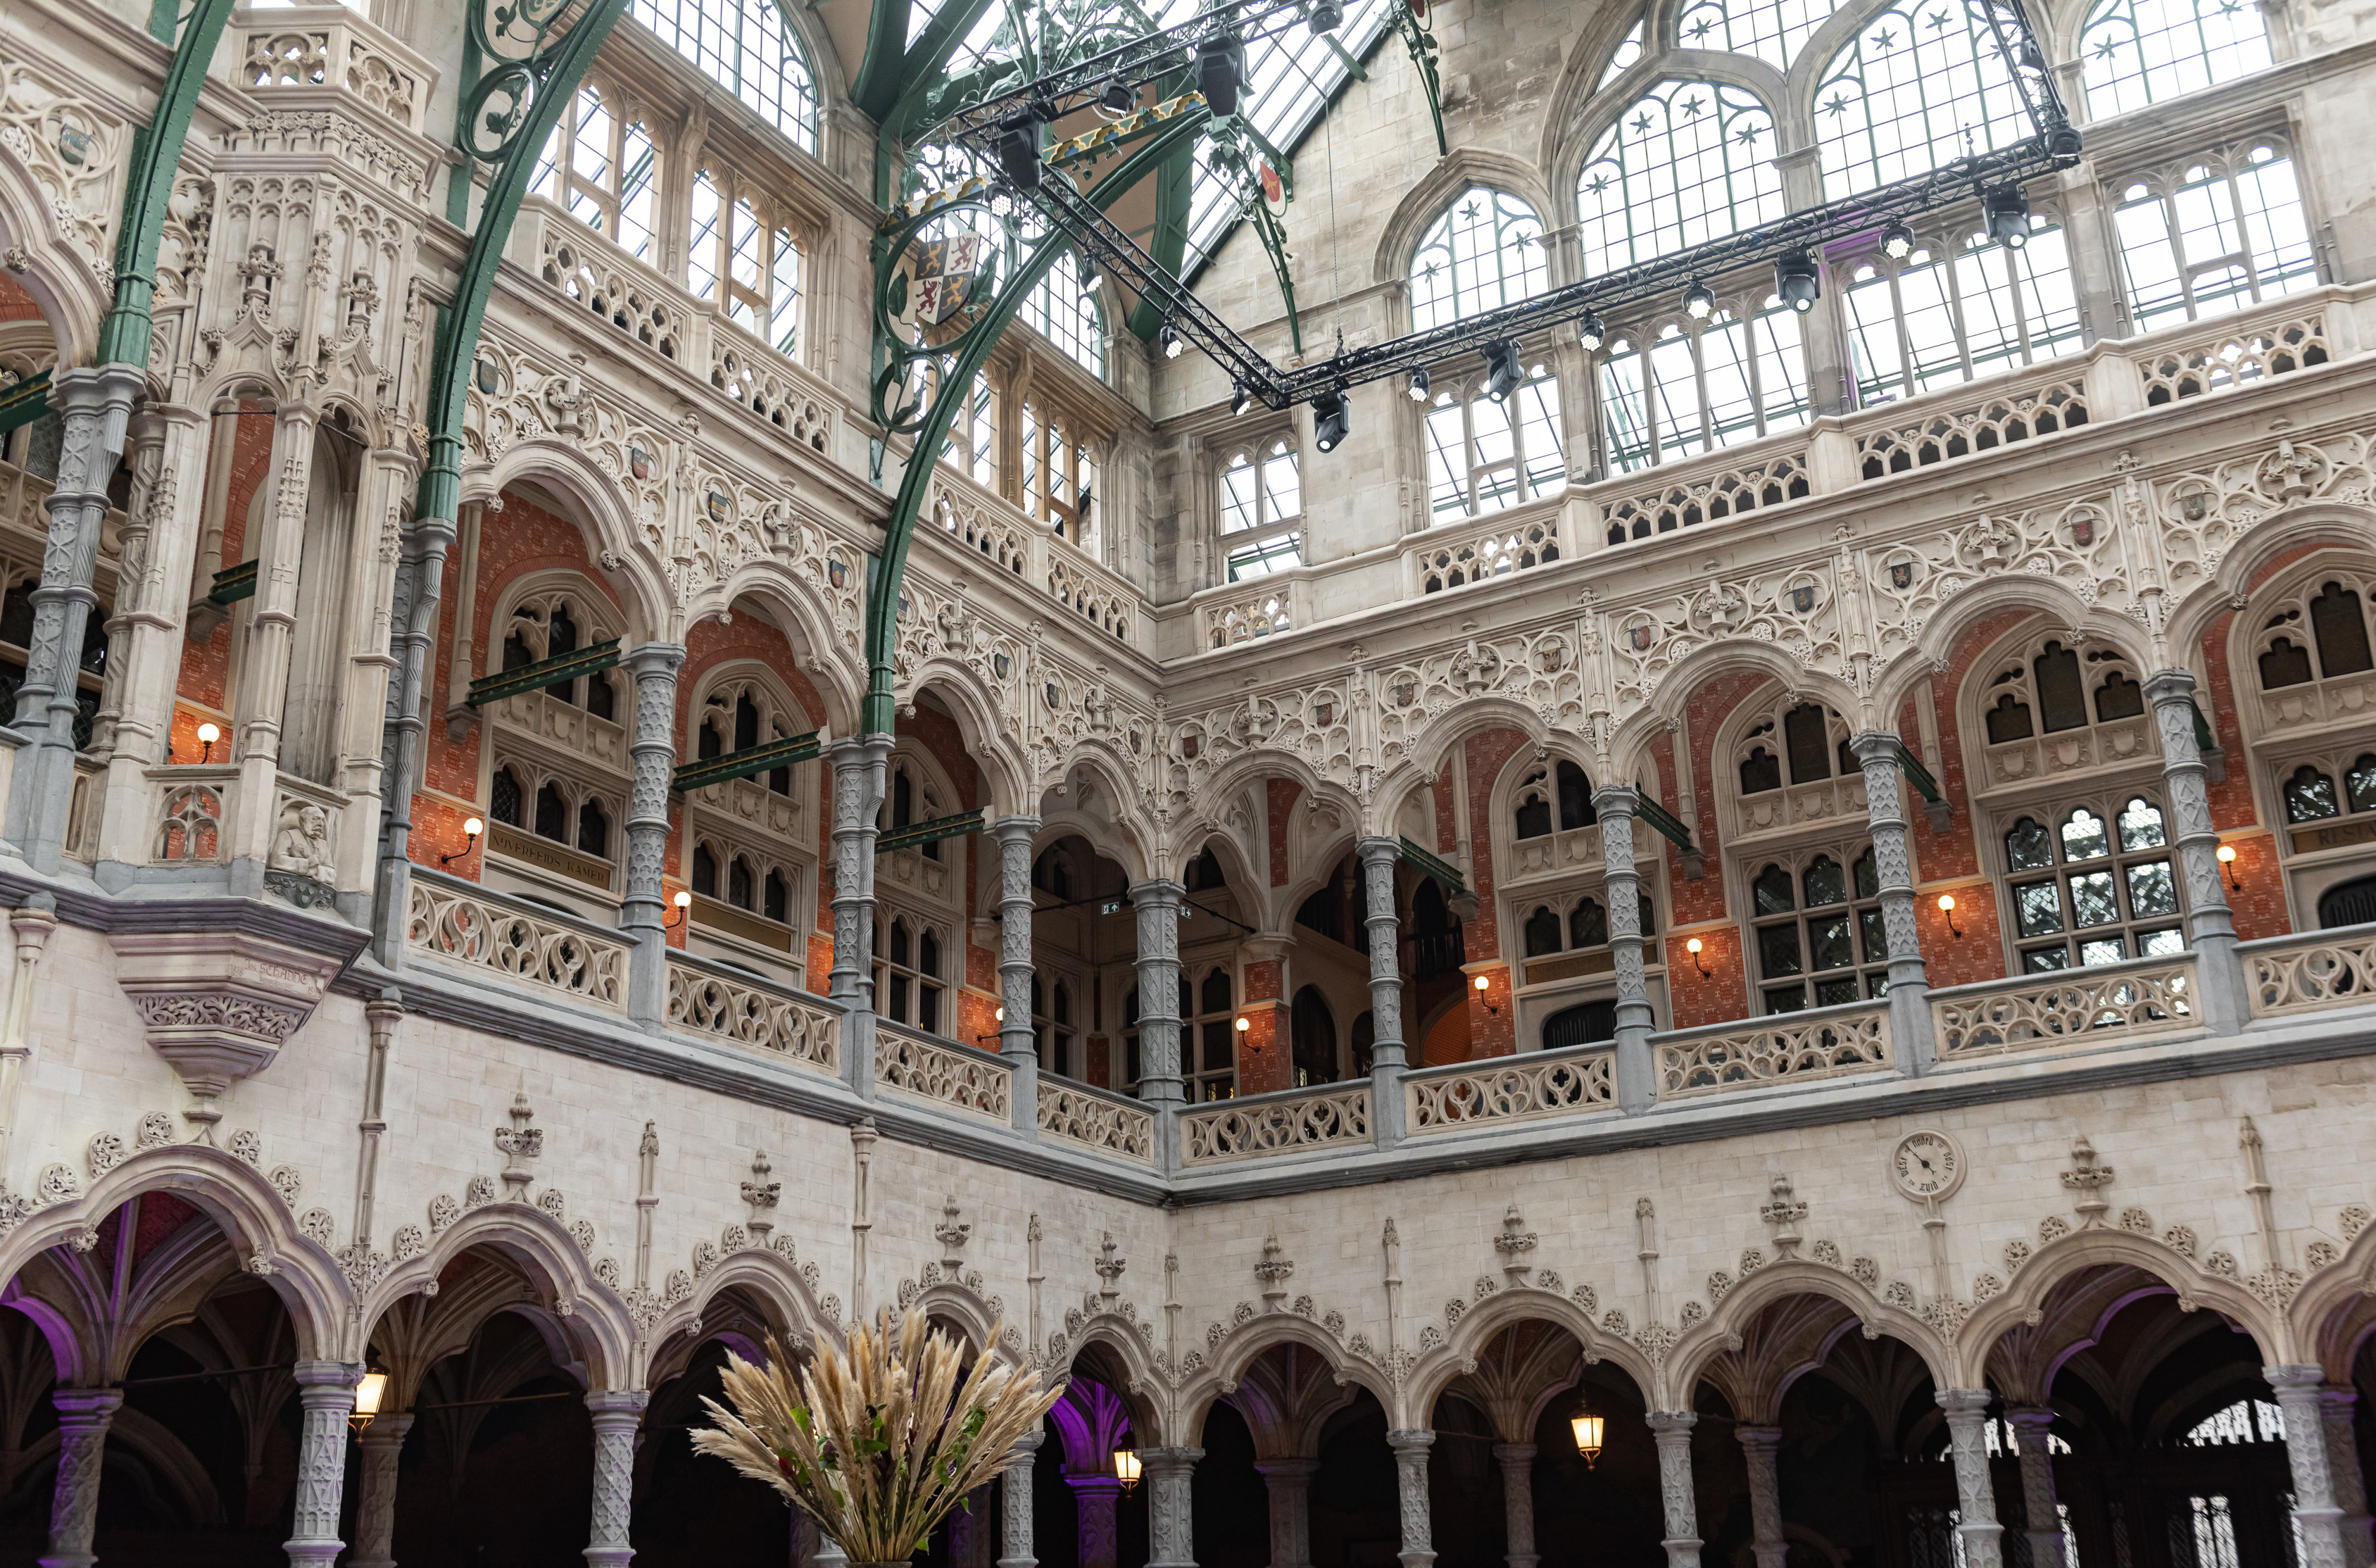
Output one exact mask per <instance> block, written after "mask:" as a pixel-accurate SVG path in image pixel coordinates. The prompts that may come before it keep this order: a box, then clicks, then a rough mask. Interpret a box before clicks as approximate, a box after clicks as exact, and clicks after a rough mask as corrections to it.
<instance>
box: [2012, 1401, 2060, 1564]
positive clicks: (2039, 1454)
mask: <svg viewBox="0 0 2376 1568" xmlns="http://www.w3.org/2000/svg"><path fill="white" fill-rule="evenodd" d="M2004 1420H2005V1426H2006V1427H2007V1428H2008V1429H2009V1430H2010V1431H2012V1432H2013V1441H2014V1445H2015V1446H2016V1447H2018V1448H2019V1449H2020V1450H2021V1454H2020V1458H2021V1513H2022V1518H2023V1520H2024V1521H2025V1523H2024V1525H2023V1533H2024V1534H2025V1535H2026V1536H2028V1537H2029V1562H2030V1568H2068V1564H2066V1563H2065V1562H2063V1561H2062V1510H2061V1509H2060V1508H2058V1507H2057V1506H2055V1497H2054V1455H2053V1453H2052V1451H2051V1448H2050V1445H2049V1442H2048V1439H2049V1437H2050V1436H2051V1435H2052V1433H2053V1430H2054V1412H2053V1411H2051V1410H2049V1409H2045V1408H2023V1409H2018V1410H2017V1409H2014V1408H2011V1407H2007V1408H2006V1409H2005V1413H2004Z"/></svg>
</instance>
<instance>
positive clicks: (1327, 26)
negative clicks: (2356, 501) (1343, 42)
mask: <svg viewBox="0 0 2376 1568" xmlns="http://www.w3.org/2000/svg"><path fill="white" fill-rule="evenodd" d="M1344 25H1345V7H1344V6H1341V5H1339V4H1338V3H1337V0H1312V30H1313V32H1314V33H1324V32H1335V31H1336V30H1337V29H1338V28H1340V27H1343V26H1344Z"/></svg>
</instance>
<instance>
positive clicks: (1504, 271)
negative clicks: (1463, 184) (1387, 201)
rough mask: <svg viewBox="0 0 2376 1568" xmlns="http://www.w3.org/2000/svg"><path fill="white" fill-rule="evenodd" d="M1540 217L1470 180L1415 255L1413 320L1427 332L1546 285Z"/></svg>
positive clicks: (1524, 296) (1514, 300) (1515, 199)
mask: <svg viewBox="0 0 2376 1568" xmlns="http://www.w3.org/2000/svg"><path fill="white" fill-rule="evenodd" d="M1548 280H1549V273H1548V272H1547V271H1546V269H1545V267H1544V257H1543V220H1542V218H1541V217H1540V216H1539V215H1538V213H1537V212H1536V211H1535V209H1534V208H1532V207H1531V206H1529V205H1528V204H1527V202H1525V201H1524V200H1522V199H1521V198H1519V197H1517V196H1512V195H1510V194H1509V193H1508V192H1506V191H1497V190H1493V189H1491V187H1489V186H1485V185H1471V186H1469V187H1468V189H1467V191H1466V192H1464V193H1462V195H1461V196H1459V197H1458V198H1457V199H1455V201H1454V202H1453V204H1452V205H1451V206H1450V207H1449V208H1445V209H1444V214H1443V217H1441V218H1439V219H1437V220H1436V221H1435V227H1434V228H1432V229H1430V230H1429V231H1428V232H1427V235H1426V237H1425V238H1423V239H1421V240H1420V243H1419V249H1418V251H1417V252H1416V253H1415V254H1414V255H1412V256H1411V269H1410V296H1411V324H1412V325H1413V326H1414V327H1417V328H1418V329H1419V330H1420V331H1422V332H1425V331H1427V330H1429V329H1430V328H1432V327H1442V326H1443V325H1444V324H1445V323H1447V322H1453V321H1458V320H1461V319H1462V318H1463V317H1466V316H1471V315H1478V314H1479V313H1480V312H1483V311H1489V310H1497V309H1499V308H1500V307H1502V306H1503V305H1506V304H1515V303H1517V302H1518V301H1520V300H1523V299H1527V298H1528V297H1530V296H1532V295H1535V294H1538V293H1540V292H1542V291H1543V286H1544V284H1545V283H1546V282H1547V281H1548Z"/></svg>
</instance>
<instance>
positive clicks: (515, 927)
mask: <svg viewBox="0 0 2376 1568" xmlns="http://www.w3.org/2000/svg"><path fill="white" fill-rule="evenodd" d="M404 941H405V946H406V948H407V949H408V950H409V951H410V952H412V953H417V954H420V955H422V956H426V957H428V958H430V959H433V960H434V961H436V962H438V963H441V964H448V965H453V966H455V967H457V968H461V969H463V970H465V971H467V972H469V973H471V974H473V975H475V976H476V977H478V978H480V979H482V980H483V979H491V978H493V977H496V976H501V977H503V978H504V979H505V980H511V981H515V982H519V983H524V984H526V985H528V986H529V987H531V988H534V989H537V990H541V991H552V992H562V993H564V994H565V995H567V996H570V997H574V998H576V999H577V1000H579V1001H583V1002H586V1003H588V1004H591V1005H593V1006H596V1007H600V1008H602V1009H603V1010H605V1011H607V1012H612V1013H620V1012H624V1011H625V1010H626V1005H627V951H628V948H627V944H626V943H624V942H622V941H620V940H619V939H618V938H617V937H616V936H615V935H613V934H612V933H609V932H604V931H602V930H601V929H600V927H598V926H593V925H589V924H588V923H586V922H584V921H575V920H572V919H570V918H569V917H567V916H565V915H562V914H559V913H557V912H555V911H553V910H551V909H531V908H529V906H527V905H525V904H522V903H518V902H515V901H513V900H510V899H506V898H505V897H503V896H502V895H500V894H496V893H491V892H488V891H487V890H486V889H484V888H481V887H480V886H478V885H475V884H472V883H468V882H464V881H462V880H461V879H460V878H458V877H451V876H446V875H442V874H440V873H435V872H433V871H431V870H429V869H428V868H426V867H419V866H417V867H415V868H414V869H413V880H412V890H411V903H410V906H409V908H408V909H407V910H406V919H405V928H404Z"/></svg>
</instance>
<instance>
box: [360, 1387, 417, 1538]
mask: <svg viewBox="0 0 2376 1568" xmlns="http://www.w3.org/2000/svg"><path fill="white" fill-rule="evenodd" d="M411 1430H412V1414H411V1412H410V1411H406V1412H404V1413H403V1414H400V1415H393V1416H381V1417H379V1418H378V1419H377V1420H374V1421H373V1422H372V1424H371V1425H369V1426H367V1427H365V1428H363V1431H362V1437H360V1438H359V1439H357V1440H356V1441H357V1442H358V1443H360V1444H361V1445H362V1451H363V1473H362V1491H360V1493H359V1494H358V1495H357V1496H356V1498H355V1554H354V1555H353V1556H352V1557H350V1558H349V1559H347V1568H396V1485H397V1477H396V1462H397V1459H398V1456H399V1455H402V1454H403V1452H404V1434H405V1433H407V1432H409V1431H411Z"/></svg>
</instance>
